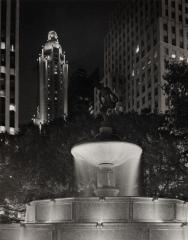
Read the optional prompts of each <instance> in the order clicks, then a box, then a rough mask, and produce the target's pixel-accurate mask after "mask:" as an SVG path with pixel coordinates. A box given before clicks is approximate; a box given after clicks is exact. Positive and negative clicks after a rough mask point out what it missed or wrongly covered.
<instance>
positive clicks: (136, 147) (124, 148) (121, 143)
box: [71, 140, 143, 167]
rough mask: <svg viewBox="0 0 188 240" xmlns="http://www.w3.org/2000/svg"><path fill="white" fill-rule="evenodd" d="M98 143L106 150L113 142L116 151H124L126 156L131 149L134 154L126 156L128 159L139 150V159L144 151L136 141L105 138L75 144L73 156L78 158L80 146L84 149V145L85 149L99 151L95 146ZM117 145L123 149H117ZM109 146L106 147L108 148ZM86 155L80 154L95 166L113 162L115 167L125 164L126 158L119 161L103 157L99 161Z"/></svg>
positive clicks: (72, 149) (72, 150) (72, 151)
mask: <svg viewBox="0 0 188 240" xmlns="http://www.w3.org/2000/svg"><path fill="white" fill-rule="evenodd" d="M97 144H98V145H99V146H100V147H102V148H103V149H104V150H105V148H106V146H108V145H107V144H111V147H113V144H114V153H123V154H125V156H126V153H127V150H130V149H131V150H132V152H133V154H131V155H129V158H126V159H130V158H132V157H133V155H134V154H135V152H136V151H137V157H136V159H138V158H140V157H141V155H142V152H143V150H142V148H141V147H140V146H139V145H137V144H135V143H132V142H127V141H118V140H105V141H98V140H97V141H86V142H82V143H78V144H75V145H74V146H73V147H72V148H71V154H72V156H73V157H74V158H75V159H78V157H77V156H76V155H77V154H80V153H79V151H80V150H79V148H80V149H81V151H82V149H83V147H85V149H87V150H92V151H94V152H96V153H97V152H98V151H96V150H94V149H95V148H96V149H97V146H96V145H97ZM105 145H106V146H105ZM116 145H119V147H121V151H117V150H116V149H115V147H116ZM108 147H109V146H108ZM108 147H107V148H106V149H108ZM111 149H112V148H111ZM82 153H83V152H82ZM86 155H87V154H84V155H82V156H81V155H80V157H81V159H82V160H86V162H90V163H91V164H92V165H94V166H100V165H101V164H105V163H106V164H112V165H111V166H114V167H115V166H119V165H121V164H123V163H124V162H125V161H124V160H123V161H121V160H118V161H108V160H105V159H103V160H101V161H100V160H99V161H87V160H88V159H87V157H86ZM106 156H107V155H106ZM103 157H104V156H103ZM134 158H135V156H134Z"/></svg>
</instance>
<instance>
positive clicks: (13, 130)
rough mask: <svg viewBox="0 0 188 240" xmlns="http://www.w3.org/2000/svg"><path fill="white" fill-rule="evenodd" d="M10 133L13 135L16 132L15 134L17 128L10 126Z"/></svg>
mask: <svg viewBox="0 0 188 240" xmlns="http://www.w3.org/2000/svg"><path fill="white" fill-rule="evenodd" d="M9 133H10V134H11V135H14V134H15V128H13V127H10V130H9Z"/></svg>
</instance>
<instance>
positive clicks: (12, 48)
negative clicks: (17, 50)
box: [10, 44, 14, 52]
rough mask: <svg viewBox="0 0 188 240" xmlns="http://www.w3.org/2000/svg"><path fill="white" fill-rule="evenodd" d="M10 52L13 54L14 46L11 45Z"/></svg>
mask: <svg viewBox="0 0 188 240" xmlns="http://www.w3.org/2000/svg"><path fill="white" fill-rule="evenodd" d="M10 51H11V52H14V45H13V44H12V45H11V46H10Z"/></svg>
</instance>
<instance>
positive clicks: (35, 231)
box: [0, 223, 188, 240]
mask: <svg viewBox="0 0 188 240" xmlns="http://www.w3.org/2000/svg"><path fill="white" fill-rule="evenodd" d="M0 239H2V240H62V239H63V240H73V239H74V240H187V239H188V226H186V225H183V224H182V223H104V224H103V225H102V226H97V225H96V223H85V224H83V223H82V224H81V223H72V224H70V223H64V224H59V223H53V224H25V225H22V226H20V225H19V224H15V225H14V224H9V225H6V224H2V225H0Z"/></svg>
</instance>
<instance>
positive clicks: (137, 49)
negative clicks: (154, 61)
mask: <svg viewBox="0 0 188 240" xmlns="http://www.w3.org/2000/svg"><path fill="white" fill-rule="evenodd" d="M139 51H140V47H139V45H137V46H136V50H135V52H136V53H139Z"/></svg>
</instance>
